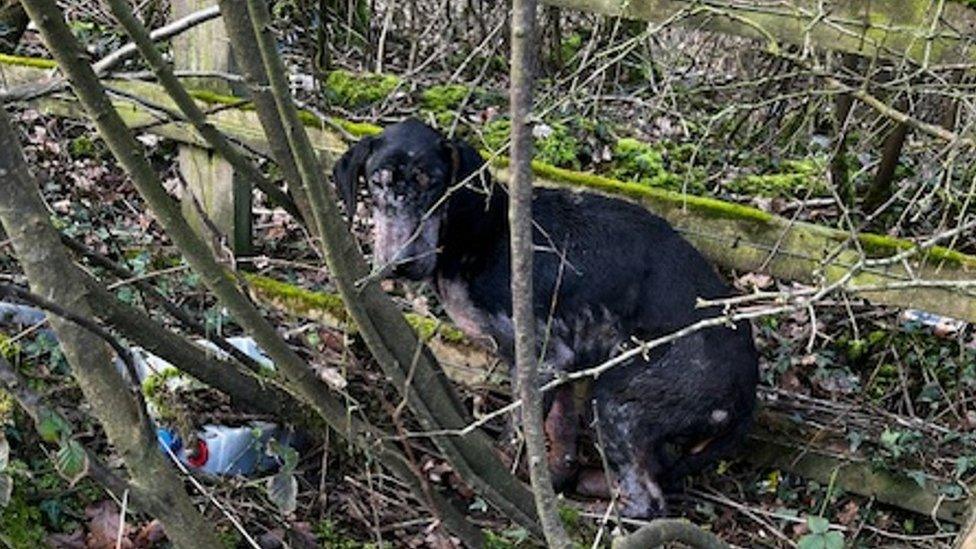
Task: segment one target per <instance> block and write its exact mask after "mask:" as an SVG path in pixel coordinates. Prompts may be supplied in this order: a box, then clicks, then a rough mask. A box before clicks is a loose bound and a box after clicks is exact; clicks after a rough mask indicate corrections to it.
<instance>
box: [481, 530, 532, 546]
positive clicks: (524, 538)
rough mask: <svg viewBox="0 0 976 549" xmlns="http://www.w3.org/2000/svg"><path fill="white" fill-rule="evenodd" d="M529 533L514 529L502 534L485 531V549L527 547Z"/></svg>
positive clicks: (528, 544)
mask: <svg viewBox="0 0 976 549" xmlns="http://www.w3.org/2000/svg"><path fill="white" fill-rule="evenodd" d="M529 539H530V536H529V533H528V532H527V531H526V530H525V529H523V528H512V529H509V530H504V531H502V532H492V531H489V530H486V531H485V549H514V548H516V547H527V546H530V543H529Z"/></svg>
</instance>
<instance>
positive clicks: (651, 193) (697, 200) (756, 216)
mask: <svg viewBox="0 0 976 549" xmlns="http://www.w3.org/2000/svg"><path fill="white" fill-rule="evenodd" d="M483 155H484V153H483ZM485 156H487V155H485ZM494 165H495V166H497V167H500V168H504V167H506V166H508V158H505V157H498V158H496V159H495V161H494ZM532 171H533V172H535V174H536V175H538V176H539V177H542V178H545V179H550V180H552V181H556V182H563V183H569V184H572V185H578V186H580V187H585V188H590V189H595V190H598V191H604V192H607V193H610V194H615V195H619V196H625V197H629V198H633V199H636V200H645V199H647V200H655V201H658V202H663V203H667V204H671V205H673V206H675V207H687V208H689V209H692V210H695V211H696V212H698V213H699V214H701V215H703V216H706V217H717V218H723V219H733V220H743V219H745V220H751V221H757V222H760V223H771V222H773V221H774V220H775V219H776V218H775V216H773V215H772V214H769V213H766V212H764V211H762V210H758V209H756V208H752V207H749V206H742V205H739V204H733V203H731V202H725V201H722V200H716V199H714V198H706V197H702V196H694V195H688V194H682V193H679V192H675V191H669V190H666V189H658V188H655V187H648V186H647V185H641V184H638V183H625V182H623V181H617V180H615V179H611V178H608V177H603V176H601V175H596V174H592V173H582V172H574V171H572V170H564V169H562V168H558V167H556V166H551V165H549V164H545V163H543V162H538V161H533V162H532Z"/></svg>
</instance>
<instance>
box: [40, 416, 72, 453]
mask: <svg viewBox="0 0 976 549" xmlns="http://www.w3.org/2000/svg"><path fill="white" fill-rule="evenodd" d="M37 432H38V434H40V435H41V440H43V441H44V442H50V443H52V444H53V443H55V442H58V441H60V440H61V438H62V437H63V436H67V435H69V434H71V426H70V425H68V422H66V421H65V420H64V419H63V418H62V417H61V416H59V415H58V414H56V413H54V412H52V411H51V410H46V409H45V410H41V417H40V420H39V421H38V422H37Z"/></svg>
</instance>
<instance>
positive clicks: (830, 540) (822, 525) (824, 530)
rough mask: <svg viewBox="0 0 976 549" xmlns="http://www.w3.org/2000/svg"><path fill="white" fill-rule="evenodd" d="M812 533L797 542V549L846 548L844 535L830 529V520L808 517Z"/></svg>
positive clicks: (808, 524)
mask: <svg viewBox="0 0 976 549" xmlns="http://www.w3.org/2000/svg"><path fill="white" fill-rule="evenodd" d="M807 527H808V528H809V529H810V533H809V534H806V535H804V536H803V537H802V538H800V541H799V542H797V544H796V547H797V549H844V535H843V534H841V533H840V532H837V531H833V530H830V522H829V521H828V520H827V519H825V518H823V517H814V516H810V517H807Z"/></svg>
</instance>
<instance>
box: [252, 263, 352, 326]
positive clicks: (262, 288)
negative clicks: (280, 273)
mask: <svg viewBox="0 0 976 549" xmlns="http://www.w3.org/2000/svg"><path fill="white" fill-rule="evenodd" d="M244 277H245V279H247V282H248V284H250V285H251V287H252V288H253V289H254V290H256V291H258V292H259V293H261V294H263V295H265V296H267V297H269V298H271V299H273V300H274V299H280V300H282V301H286V302H287V303H288V307H289V309H290V310H291V311H292V312H293V313H295V314H307V313H311V312H314V311H323V312H325V313H328V314H329V315H331V316H334V317H335V318H336V319H337V320H338V321H339V322H343V323H347V322H349V315H348V314H347V313H346V307H345V305H343V304H342V298H340V297H338V296H335V295H332V294H327V293H324V292H313V291H311V290H306V289H304V288H300V287H298V286H295V285H294V284H288V283H287V282H281V281H279V280H275V279H273V278H269V277H266V276H260V275H254V274H245V275H244Z"/></svg>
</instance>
